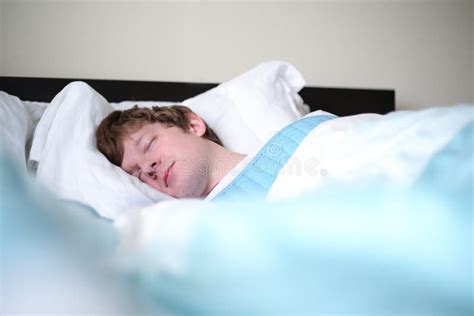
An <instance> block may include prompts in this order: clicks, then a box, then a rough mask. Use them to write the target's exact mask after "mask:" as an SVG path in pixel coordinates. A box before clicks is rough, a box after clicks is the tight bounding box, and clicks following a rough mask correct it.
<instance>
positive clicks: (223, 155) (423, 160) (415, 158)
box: [96, 106, 474, 200]
mask: <svg viewBox="0 0 474 316" xmlns="http://www.w3.org/2000/svg"><path fill="white" fill-rule="evenodd" d="M473 120H474V111H472V106H456V107H450V108H435V109H429V110H424V111H417V112H408V111H404V112H393V113H390V114H388V115H378V114H363V115H357V116H351V117H341V118H337V117H336V116H334V115H331V114H329V113H326V112H323V111H316V112H313V113H310V114H309V115H308V116H306V117H303V118H301V119H299V120H297V121H295V122H293V123H291V124H290V125H288V126H286V127H285V128H283V129H282V130H280V131H279V132H278V133H276V134H275V135H274V136H273V137H272V138H271V139H270V140H268V141H267V142H266V143H265V144H264V145H263V146H262V147H261V148H260V149H259V150H258V151H257V152H255V153H250V154H249V155H248V156H247V157H245V156H244V155H242V154H239V153H235V152H232V151H230V150H228V149H226V148H224V147H223V146H222V143H221V142H220V140H219V138H218V137H217V135H216V134H215V133H214V132H213V131H212V129H210V128H209V127H208V126H207V124H206V123H205V122H204V121H203V119H202V118H200V117H199V116H198V115H197V114H195V113H193V112H192V111H191V110H190V109H189V108H187V107H184V106H170V107H153V108H152V109H147V108H138V107H134V108H132V109H129V110H126V111H114V112H112V113H111V114H110V115H109V116H107V117H106V118H105V119H104V120H103V121H102V122H101V124H100V125H99V127H98V129H97V131H96V136H97V146H98V148H99V150H100V151H101V152H102V153H103V154H104V155H105V156H106V157H107V158H108V159H109V160H110V161H111V162H112V163H113V164H115V165H117V166H120V167H121V168H122V169H124V170H125V171H126V172H127V173H129V174H131V175H133V176H136V177H138V178H139V179H140V180H141V181H143V182H145V183H147V184H148V185H150V186H151V187H153V188H155V189H156V190H158V191H161V192H163V193H165V194H168V195H171V196H173V197H176V198H206V199H212V200H219V199H240V198H242V197H248V196H260V197H266V198H267V199H269V200H275V199H281V198H290V197H294V196H297V195H300V194H302V193H304V192H310V191H313V190H315V189H317V188H320V187H323V186H324V185H331V184H337V185H340V184H346V185H347V184H348V185H361V184H364V183H371V184H372V185H374V183H375V184H376V185H379V184H387V183H388V184H392V185H393V184H395V185H401V186H404V187H410V186H411V185H413V184H415V183H416V181H420V179H419V178H421V175H423V174H426V173H423V171H424V170H425V169H426V168H427V166H429V164H430V162H432V161H436V159H435V158H436V157H437V156H440V155H441V154H443V153H444V151H443V149H444V148H448V147H449V145H455V144H456V142H457V140H459V139H462V137H463V135H465V134H466V132H464V133H463V130H465V129H466V128H465V127H469V126H470V125H473V124H474V123H471V122H472V121H473ZM469 123H471V124H469ZM467 147H469V146H467ZM463 150H464V151H463ZM463 150H461V152H459V153H458V154H456V152H455V151H452V150H450V151H449V152H450V153H451V156H452V157H453V158H456V157H462V155H464V154H465V151H466V150H465V149H463ZM452 153H455V155H452ZM443 161H444V162H446V161H448V160H446V159H445V160H443ZM453 161H454V160H453ZM438 167H440V168H442V169H447V168H448V169H449V168H452V167H457V168H459V163H454V162H453V166H447V165H446V166H438Z"/></svg>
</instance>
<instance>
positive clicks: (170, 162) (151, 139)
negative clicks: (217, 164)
mask: <svg viewBox="0 0 474 316" xmlns="http://www.w3.org/2000/svg"><path fill="white" fill-rule="evenodd" d="M200 136H201V135H200V132H199V131H196V130H194V129H190V130H189V131H187V132H186V131H183V130H182V129H181V128H179V127H165V126H163V125H161V124H159V123H154V124H146V125H144V126H143V127H142V128H140V129H139V130H138V131H136V132H134V133H131V134H129V135H128V137H126V138H125V140H124V142H123V145H124V155H123V160H122V165H121V168H122V169H124V170H125V171H126V172H127V173H129V174H131V175H133V176H136V177H138V178H139V179H140V180H141V181H143V182H145V183H147V184H148V185H150V186H151V187H153V188H154V189H156V190H158V191H161V192H163V193H166V194H168V195H171V196H174V197H176V198H185V197H204V196H206V195H207V194H208V193H209V192H207V191H208V190H209V170H208V165H209V159H208V158H209V157H208V150H207V140H205V139H203V138H201V137H200Z"/></svg>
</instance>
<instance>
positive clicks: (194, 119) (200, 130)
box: [186, 113, 206, 137]
mask: <svg viewBox="0 0 474 316" xmlns="http://www.w3.org/2000/svg"><path fill="white" fill-rule="evenodd" d="M186 116H187V118H188V120H189V128H188V131H189V132H191V133H193V134H196V135H197V136H199V137H201V136H202V135H204V133H206V123H205V122H204V120H203V119H202V118H201V117H200V116H199V115H197V114H196V113H187V114H186Z"/></svg>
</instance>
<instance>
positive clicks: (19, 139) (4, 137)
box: [0, 91, 33, 174]
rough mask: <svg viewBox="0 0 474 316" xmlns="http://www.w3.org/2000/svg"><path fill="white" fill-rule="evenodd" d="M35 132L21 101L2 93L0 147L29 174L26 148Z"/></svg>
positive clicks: (0, 103) (0, 95) (0, 92)
mask: <svg viewBox="0 0 474 316" xmlns="http://www.w3.org/2000/svg"><path fill="white" fill-rule="evenodd" d="M32 132H33V122H32V120H31V118H30V115H29V114H28V111H27V110H26V109H25V107H24V105H23V103H22V102H21V100H20V99H18V98H17V97H15V96H12V95H9V94H7V93H5V92H3V91H0V133H1V138H0V146H1V147H3V148H4V150H6V151H7V152H8V153H9V154H10V155H11V156H12V158H13V160H14V161H15V163H16V164H17V165H18V168H19V169H20V170H21V171H22V172H24V174H26V173H27V166H26V153H25V147H26V143H27V141H28V139H29V138H30V136H31V134H32Z"/></svg>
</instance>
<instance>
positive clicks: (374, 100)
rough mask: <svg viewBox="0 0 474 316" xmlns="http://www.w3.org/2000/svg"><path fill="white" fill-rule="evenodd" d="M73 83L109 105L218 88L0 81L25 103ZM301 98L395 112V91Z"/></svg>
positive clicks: (322, 105) (340, 108)
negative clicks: (93, 90) (93, 92)
mask: <svg viewBox="0 0 474 316" xmlns="http://www.w3.org/2000/svg"><path fill="white" fill-rule="evenodd" d="M71 81H84V82H86V83H88V84H89V85H90V86H91V87H93V88H94V89H95V90H96V91H98V92H99V93H100V94H101V95H103V96H104V97H105V98H106V99H107V100H108V101H109V102H120V101H126V100H137V101H171V102H180V101H183V100H185V99H188V98H190V97H193V96H195V95H198V94H200V93H203V92H204V91H206V90H209V89H211V88H213V87H215V86H217V85H218V84H216V83H187V82H163V81H126V80H96V79H58V78H28V77H0V90H1V91H5V92H7V93H9V94H11V95H15V96H17V97H19V98H20V99H21V100H24V101H41V102H50V101H51V100H52V99H53V97H54V96H55V95H56V94H57V93H58V92H59V91H61V89H62V88H64V87H65V86H66V85H67V84H68V83H69V82H71ZM300 95H301V97H302V98H303V100H304V101H305V103H306V104H308V105H309V106H310V108H311V110H312V111H315V110H325V111H328V112H331V113H334V114H336V115H339V116H345V115H353V114H360V113H380V114H385V113H388V112H391V111H394V110H395V91H394V90H381V89H352V88H351V89H348V88H321V87H305V88H303V89H302V90H301V91H300Z"/></svg>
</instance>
